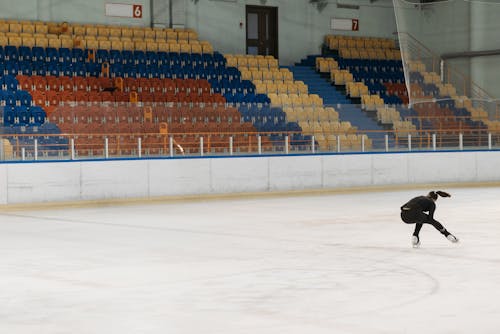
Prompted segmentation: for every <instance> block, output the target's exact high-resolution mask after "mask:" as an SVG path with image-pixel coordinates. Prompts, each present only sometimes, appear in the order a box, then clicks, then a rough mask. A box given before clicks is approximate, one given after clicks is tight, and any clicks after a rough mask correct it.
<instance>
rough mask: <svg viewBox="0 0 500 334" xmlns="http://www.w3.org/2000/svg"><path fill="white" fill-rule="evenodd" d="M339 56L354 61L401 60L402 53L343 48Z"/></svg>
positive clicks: (393, 50) (386, 50) (390, 50)
mask: <svg viewBox="0 0 500 334" xmlns="http://www.w3.org/2000/svg"><path fill="white" fill-rule="evenodd" d="M339 54H340V56H341V57H343V58H354V59H391V60H398V59H401V52H400V51H399V50H395V49H354V48H352V49H351V48H341V49H339Z"/></svg>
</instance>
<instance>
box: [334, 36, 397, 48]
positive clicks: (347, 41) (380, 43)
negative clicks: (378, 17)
mask: <svg viewBox="0 0 500 334" xmlns="http://www.w3.org/2000/svg"><path fill="white" fill-rule="evenodd" d="M325 44H326V45H327V46H328V47H329V48H330V49H331V50H338V49H341V48H358V49H359V48H374V49H379V48H382V49H394V48H395V47H396V43H395V41H394V40H393V39H388V38H378V37H356V36H344V35H326V36H325Z"/></svg>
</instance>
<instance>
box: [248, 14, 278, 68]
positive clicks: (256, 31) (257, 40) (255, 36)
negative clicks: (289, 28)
mask: <svg viewBox="0 0 500 334" xmlns="http://www.w3.org/2000/svg"><path fill="white" fill-rule="evenodd" d="M246 23H247V54H252V55H264V56H267V55H271V56H274V57H275V58H278V8H277V7H265V6H246Z"/></svg>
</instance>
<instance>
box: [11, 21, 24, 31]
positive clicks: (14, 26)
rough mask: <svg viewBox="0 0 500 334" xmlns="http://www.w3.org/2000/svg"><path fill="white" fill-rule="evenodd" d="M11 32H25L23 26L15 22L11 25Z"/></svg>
mask: <svg viewBox="0 0 500 334" xmlns="http://www.w3.org/2000/svg"><path fill="white" fill-rule="evenodd" d="M9 31H10V32H16V33H20V32H22V31H23V26H22V25H21V24H20V23H17V22H13V23H10V24H9Z"/></svg>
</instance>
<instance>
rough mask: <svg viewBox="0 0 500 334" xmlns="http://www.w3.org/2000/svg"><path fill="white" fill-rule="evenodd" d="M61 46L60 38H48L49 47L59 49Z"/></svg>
mask: <svg viewBox="0 0 500 334" xmlns="http://www.w3.org/2000/svg"><path fill="white" fill-rule="evenodd" d="M60 47H61V40H60V39H59V38H49V48H56V49H59V48H60Z"/></svg>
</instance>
